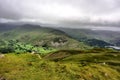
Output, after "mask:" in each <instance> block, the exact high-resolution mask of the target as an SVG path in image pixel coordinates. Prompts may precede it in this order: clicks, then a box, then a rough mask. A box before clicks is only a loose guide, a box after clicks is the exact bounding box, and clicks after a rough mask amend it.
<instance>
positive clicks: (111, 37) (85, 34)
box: [59, 28, 120, 46]
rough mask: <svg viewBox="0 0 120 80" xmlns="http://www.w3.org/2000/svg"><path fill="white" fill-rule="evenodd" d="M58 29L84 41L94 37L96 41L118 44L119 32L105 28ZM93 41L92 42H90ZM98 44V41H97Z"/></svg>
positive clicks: (119, 39)
mask: <svg viewBox="0 0 120 80" xmlns="http://www.w3.org/2000/svg"><path fill="white" fill-rule="evenodd" d="M59 29H60V30H62V31H64V32H66V33H67V34H68V35H69V36H71V37H73V38H75V39H77V40H80V41H81V40H84V41H85V43H86V42H87V43H88V41H91V40H92V39H94V40H95V39H96V41H97V42H100V43H101V42H102V43H104V44H106V45H107V44H109V43H110V44H114V45H120V44H119V41H120V36H119V35H120V32H115V31H106V30H91V29H71V28H59ZM92 43H94V42H92ZM90 44H91V43H90ZM98 46H99V43H98Z"/></svg>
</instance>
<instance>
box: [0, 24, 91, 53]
mask: <svg viewBox="0 0 120 80" xmlns="http://www.w3.org/2000/svg"><path fill="white" fill-rule="evenodd" d="M11 26H12V25H11ZM11 26H10V27H11ZM0 28H1V29H2V30H4V31H2V32H0V48H1V49H0V51H2V52H6V51H7V52H12V51H13V52H16V50H14V49H16V48H17V52H19V51H20V50H18V48H19V49H22V50H24V51H20V52H26V51H29V52H30V51H31V50H33V51H36V49H33V47H35V48H36V47H37V49H38V50H37V52H40V51H42V52H45V53H46V52H51V51H50V50H51V49H54V50H55V49H56V50H60V49H76V50H77V49H80V50H84V49H90V48H91V47H89V46H88V45H86V44H84V43H83V42H79V41H77V40H75V39H73V38H71V37H70V36H68V35H67V34H66V33H65V32H63V31H60V30H57V29H53V28H47V27H41V26H39V25H30V24H25V25H16V26H15V25H14V26H13V28H12V27H11V28H10V29H9V26H7V27H4V26H0ZM42 47H44V49H42ZM4 48H5V49H6V50H4ZM11 48H12V50H11ZM13 48H14V49H13ZM28 48H29V49H28ZM26 49H27V50H26ZM48 49H49V50H48ZM8 50H10V51H8ZM54 50H52V51H54Z"/></svg>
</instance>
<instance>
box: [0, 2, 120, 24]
mask: <svg viewBox="0 0 120 80" xmlns="http://www.w3.org/2000/svg"><path fill="white" fill-rule="evenodd" d="M119 4H120V0H0V21H2V22H4V21H5V20H6V21H5V22H7V20H8V22H9V21H32V22H43V23H55V24H57V23H61V24H62V23H65V22H69V20H71V21H72V20H73V21H77V22H82V21H83V22H88V23H89V22H105V21H108V22H119V21H120V5H119Z"/></svg>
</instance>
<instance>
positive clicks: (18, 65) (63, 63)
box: [0, 49, 120, 80]
mask: <svg viewBox="0 0 120 80" xmlns="http://www.w3.org/2000/svg"><path fill="white" fill-rule="evenodd" d="M98 50H99V51H98ZM61 54H62V55H61ZM119 57H120V52H117V51H113V50H109V49H93V50H87V51H79V50H77V51H76V50H62V51H57V52H53V53H50V54H48V55H46V56H43V57H42V56H41V57H40V56H39V55H37V54H28V53H26V54H14V53H11V54H5V55H0V79H1V80H120V63H119V62H120V58H119Z"/></svg>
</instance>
